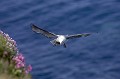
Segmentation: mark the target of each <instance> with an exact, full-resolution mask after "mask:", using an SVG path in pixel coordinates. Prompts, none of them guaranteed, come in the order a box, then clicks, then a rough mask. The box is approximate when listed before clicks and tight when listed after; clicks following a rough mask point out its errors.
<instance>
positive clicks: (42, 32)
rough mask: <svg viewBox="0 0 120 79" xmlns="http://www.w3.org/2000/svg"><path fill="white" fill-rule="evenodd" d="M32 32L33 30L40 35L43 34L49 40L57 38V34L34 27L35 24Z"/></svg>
mask: <svg viewBox="0 0 120 79" xmlns="http://www.w3.org/2000/svg"><path fill="white" fill-rule="evenodd" d="M32 30H33V31H34V32H36V33H40V34H42V35H44V36H46V37H48V38H55V37H57V35H56V34H54V33H51V32H48V31H46V30H44V29H41V28H39V27H37V26H36V25H34V24H32Z"/></svg>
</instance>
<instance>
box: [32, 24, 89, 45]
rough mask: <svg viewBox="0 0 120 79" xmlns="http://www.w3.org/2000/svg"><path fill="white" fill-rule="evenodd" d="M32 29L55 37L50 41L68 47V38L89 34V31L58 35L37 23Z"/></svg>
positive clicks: (49, 36)
mask: <svg viewBox="0 0 120 79" xmlns="http://www.w3.org/2000/svg"><path fill="white" fill-rule="evenodd" d="M32 30H33V31H34V32H36V33H40V34H42V35H44V36H46V37H48V38H54V39H53V40H52V41H50V42H51V43H52V44H53V45H54V46H57V45H63V46H64V47H66V44H65V42H66V40H68V39H73V38H79V37H83V36H84V37H86V36H89V35H90V34H89V33H84V34H75V35H56V34H54V33H51V32H48V31H46V30H44V29H41V28H39V27H37V26H36V25H34V24H32Z"/></svg>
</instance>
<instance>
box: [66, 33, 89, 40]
mask: <svg viewBox="0 0 120 79" xmlns="http://www.w3.org/2000/svg"><path fill="white" fill-rule="evenodd" d="M89 35H91V34H90V33H83V34H75V35H67V36H66V39H73V38H80V37H86V36H89Z"/></svg>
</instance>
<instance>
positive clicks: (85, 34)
mask: <svg viewBox="0 0 120 79" xmlns="http://www.w3.org/2000/svg"><path fill="white" fill-rule="evenodd" d="M83 35H84V36H85V37H87V36H89V35H91V34H90V33H84V34H83Z"/></svg>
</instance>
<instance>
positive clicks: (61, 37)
mask: <svg viewBox="0 0 120 79" xmlns="http://www.w3.org/2000/svg"><path fill="white" fill-rule="evenodd" d="M56 40H57V41H59V42H60V44H61V43H63V42H64V41H65V40H66V38H65V36H63V35H60V36H58V38H57V39H56Z"/></svg>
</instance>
